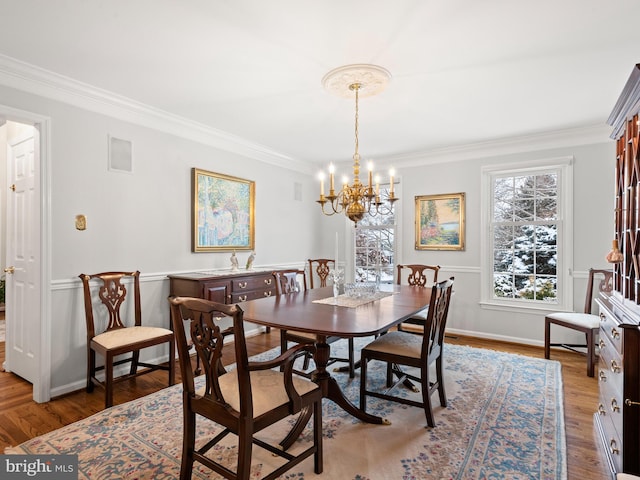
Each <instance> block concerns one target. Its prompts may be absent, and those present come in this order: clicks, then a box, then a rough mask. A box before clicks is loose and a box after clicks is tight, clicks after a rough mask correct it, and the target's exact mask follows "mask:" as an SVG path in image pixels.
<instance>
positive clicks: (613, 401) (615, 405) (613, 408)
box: [611, 398, 620, 413]
mask: <svg viewBox="0 0 640 480" xmlns="http://www.w3.org/2000/svg"><path fill="white" fill-rule="evenodd" d="M611 411H612V412H613V413H619V412H620V407H619V406H618V401H617V400H616V399H615V398H612V399H611Z"/></svg>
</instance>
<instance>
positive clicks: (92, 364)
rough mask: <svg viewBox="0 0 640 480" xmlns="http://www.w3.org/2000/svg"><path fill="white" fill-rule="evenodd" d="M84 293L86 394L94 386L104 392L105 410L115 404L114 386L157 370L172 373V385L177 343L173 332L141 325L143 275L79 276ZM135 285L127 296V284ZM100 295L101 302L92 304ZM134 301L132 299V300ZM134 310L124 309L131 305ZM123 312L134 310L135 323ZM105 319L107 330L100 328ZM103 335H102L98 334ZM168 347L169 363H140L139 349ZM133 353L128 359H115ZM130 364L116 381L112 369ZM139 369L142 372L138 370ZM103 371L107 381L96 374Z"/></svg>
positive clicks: (134, 273)
mask: <svg viewBox="0 0 640 480" xmlns="http://www.w3.org/2000/svg"><path fill="white" fill-rule="evenodd" d="M80 279H81V280H82V286H83V291H84V307H85V320H86V324H87V363H88V365H87V392H91V391H93V387H94V385H99V386H102V387H104V389H105V407H110V406H111V405H113V386H114V384H115V383H118V382H122V381H124V380H127V379H129V378H131V377H135V376H138V375H142V374H144V373H149V372H152V371H154V370H167V371H168V372H169V386H171V385H173V383H174V382H175V361H174V358H175V344H174V341H173V332H172V331H171V330H169V329H167V328H162V327H147V326H143V325H142V310H141V300H140V272H138V271H135V272H104V273H96V274H93V275H86V274H84V273H83V274H80ZM129 282H131V284H132V285H133V292H132V295H129V296H127V283H129ZM94 294H97V297H98V298H99V299H100V302H96V304H95V305H94V304H93V296H94ZM131 299H133V300H131ZM130 301H132V302H133V308H132V309H128V308H123V306H126V305H127V303H128V302H130ZM121 310H122V311H129V310H133V317H134V318H133V321H129V322H127V321H126V318H125V316H124V315H122V314H121ZM101 319H103V320H104V322H102V323H104V324H106V327H105V328H98V325H99V324H100V323H101V322H100V320H101ZM98 332H101V333H98ZM164 344H167V346H168V347H169V348H168V350H169V357H168V358H169V361H168V362H167V364H152V363H145V362H141V361H140V350H141V349H143V348H147V347H152V346H159V345H164ZM96 353H97V354H99V355H101V356H102V357H103V358H104V365H101V366H96ZM128 353H130V354H131V356H130V357H128V358H124V359H120V360H115V358H116V357H118V356H121V355H123V354H128ZM129 362H130V363H131V367H130V370H129V373H128V374H126V375H120V376H118V377H115V378H114V371H113V367H114V366H116V365H121V364H123V363H129ZM138 367H143V368H144V369H143V370H140V371H138ZM101 370H104V380H100V379H98V378H97V376H96V373H97V372H99V371H101Z"/></svg>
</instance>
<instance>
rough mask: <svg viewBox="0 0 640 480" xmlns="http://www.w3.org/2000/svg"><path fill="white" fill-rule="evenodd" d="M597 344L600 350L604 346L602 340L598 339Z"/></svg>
mask: <svg viewBox="0 0 640 480" xmlns="http://www.w3.org/2000/svg"><path fill="white" fill-rule="evenodd" d="M598 346H599V347H600V350H602V349H603V348H604V340H602V339H600V341H599V342H598Z"/></svg>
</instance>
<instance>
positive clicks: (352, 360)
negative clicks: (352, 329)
mask: <svg viewBox="0 0 640 480" xmlns="http://www.w3.org/2000/svg"><path fill="white" fill-rule="evenodd" d="M354 350H355V347H354V345H353V338H349V378H354V377H355V376H356V362H355V351H354Z"/></svg>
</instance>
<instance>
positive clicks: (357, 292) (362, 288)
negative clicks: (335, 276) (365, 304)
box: [344, 282, 376, 298]
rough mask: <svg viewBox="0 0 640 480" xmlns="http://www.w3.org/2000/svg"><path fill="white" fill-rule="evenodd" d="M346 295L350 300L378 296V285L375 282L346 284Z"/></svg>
mask: <svg viewBox="0 0 640 480" xmlns="http://www.w3.org/2000/svg"><path fill="white" fill-rule="evenodd" d="M344 293H345V295H346V296H347V297H350V298H367V297H372V296H374V295H375V294H376V284H375V283H373V282H357V283H345V284H344Z"/></svg>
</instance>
